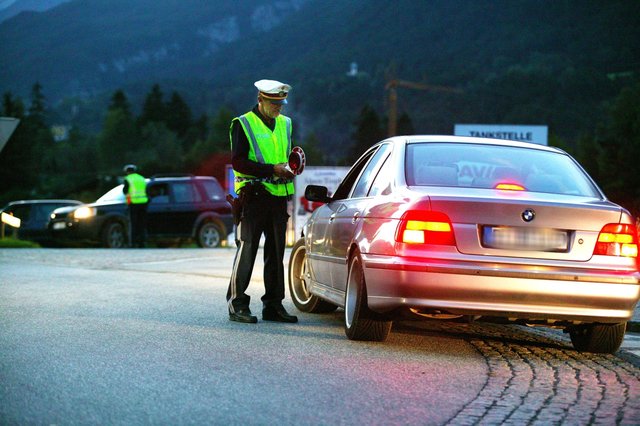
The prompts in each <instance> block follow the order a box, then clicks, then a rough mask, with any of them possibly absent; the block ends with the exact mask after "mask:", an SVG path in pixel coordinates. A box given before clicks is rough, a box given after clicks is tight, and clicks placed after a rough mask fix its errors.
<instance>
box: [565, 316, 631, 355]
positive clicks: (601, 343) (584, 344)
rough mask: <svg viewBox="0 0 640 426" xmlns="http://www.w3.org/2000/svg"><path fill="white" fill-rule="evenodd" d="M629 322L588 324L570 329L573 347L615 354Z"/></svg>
mask: <svg viewBox="0 0 640 426" xmlns="http://www.w3.org/2000/svg"><path fill="white" fill-rule="evenodd" d="M626 329H627V323H626V322H621V323H619V324H588V325H581V326H576V327H573V328H571V329H570V330H569V335H570V336H571V343H573V347H574V348H575V349H576V350H578V351H580V352H594V353H602V354H613V353H616V351H617V350H618V349H619V348H620V345H621V344H622V340H623V339H624V332H625V330H626Z"/></svg>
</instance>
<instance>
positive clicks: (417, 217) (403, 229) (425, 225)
mask: <svg viewBox="0 0 640 426" xmlns="http://www.w3.org/2000/svg"><path fill="white" fill-rule="evenodd" d="M396 241H398V242H401V243H407V244H439V245H455V244H456V240H455V238H454V236H453V228H452V226H451V220H449V217H448V216H447V215H446V214H444V213H439V212H431V211H423V210H410V211H408V212H406V213H405V214H404V215H403V216H402V219H401V220H400V225H399V226H398V230H397V232H396Z"/></svg>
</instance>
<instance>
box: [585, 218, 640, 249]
mask: <svg viewBox="0 0 640 426" xmlns="http://www.w3.org/2000/svg"><path fill="white" fill-rule="evenodd" d="M593 254H600V255H604V256H625V257H638V234H637V232H636V227H635V225H629V224H623V223H609V224H607V225H605V226H604V227H603V228H602V230H601V231H600V235H598V241H597V242H596V248H595V250H594V251H593Z"/></svg>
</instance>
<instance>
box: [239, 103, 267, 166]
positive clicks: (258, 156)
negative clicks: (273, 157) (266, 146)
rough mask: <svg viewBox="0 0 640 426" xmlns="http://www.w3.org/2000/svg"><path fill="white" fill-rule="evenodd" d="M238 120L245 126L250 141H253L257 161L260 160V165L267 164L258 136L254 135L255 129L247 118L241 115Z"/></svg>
mask: <svg viewBox="0 0 640 426" xmlns="http://www.w3.org/2000/svg"><path fill="white" fill-rule="evenodd" d="M238 119H239V120H240V121H241V122H242V124H244V129H245V130H246V133H247V135H248V136H249V139H251V145H252V146H253V152H255V154H256V160H258V163H261V164H265V162H264V156H263V155H262V151H260V145H258V140H257V139H256V135H254V134H253V129H252V128H251V124H249V120H247V117H245V116H244V115H241V116H240V117H238Z"/></svg>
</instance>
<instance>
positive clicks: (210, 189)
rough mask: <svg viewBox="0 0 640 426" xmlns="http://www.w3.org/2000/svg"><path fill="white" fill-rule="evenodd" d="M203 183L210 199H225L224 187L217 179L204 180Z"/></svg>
mask: <svg viewBox="0 0 640 426" xmlns="http://www.w3.org/2000/svg"><path fill="white" fill-rule="evenodd" d="M202 185H203V186H204V190H205V192H206V194H207V198H208V199H209V200H214V201H217V200H224V192H223V191H222V187H221V186H220V184H219V183H218V182H217V181H215V180H203V181H202Z"/></svg>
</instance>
